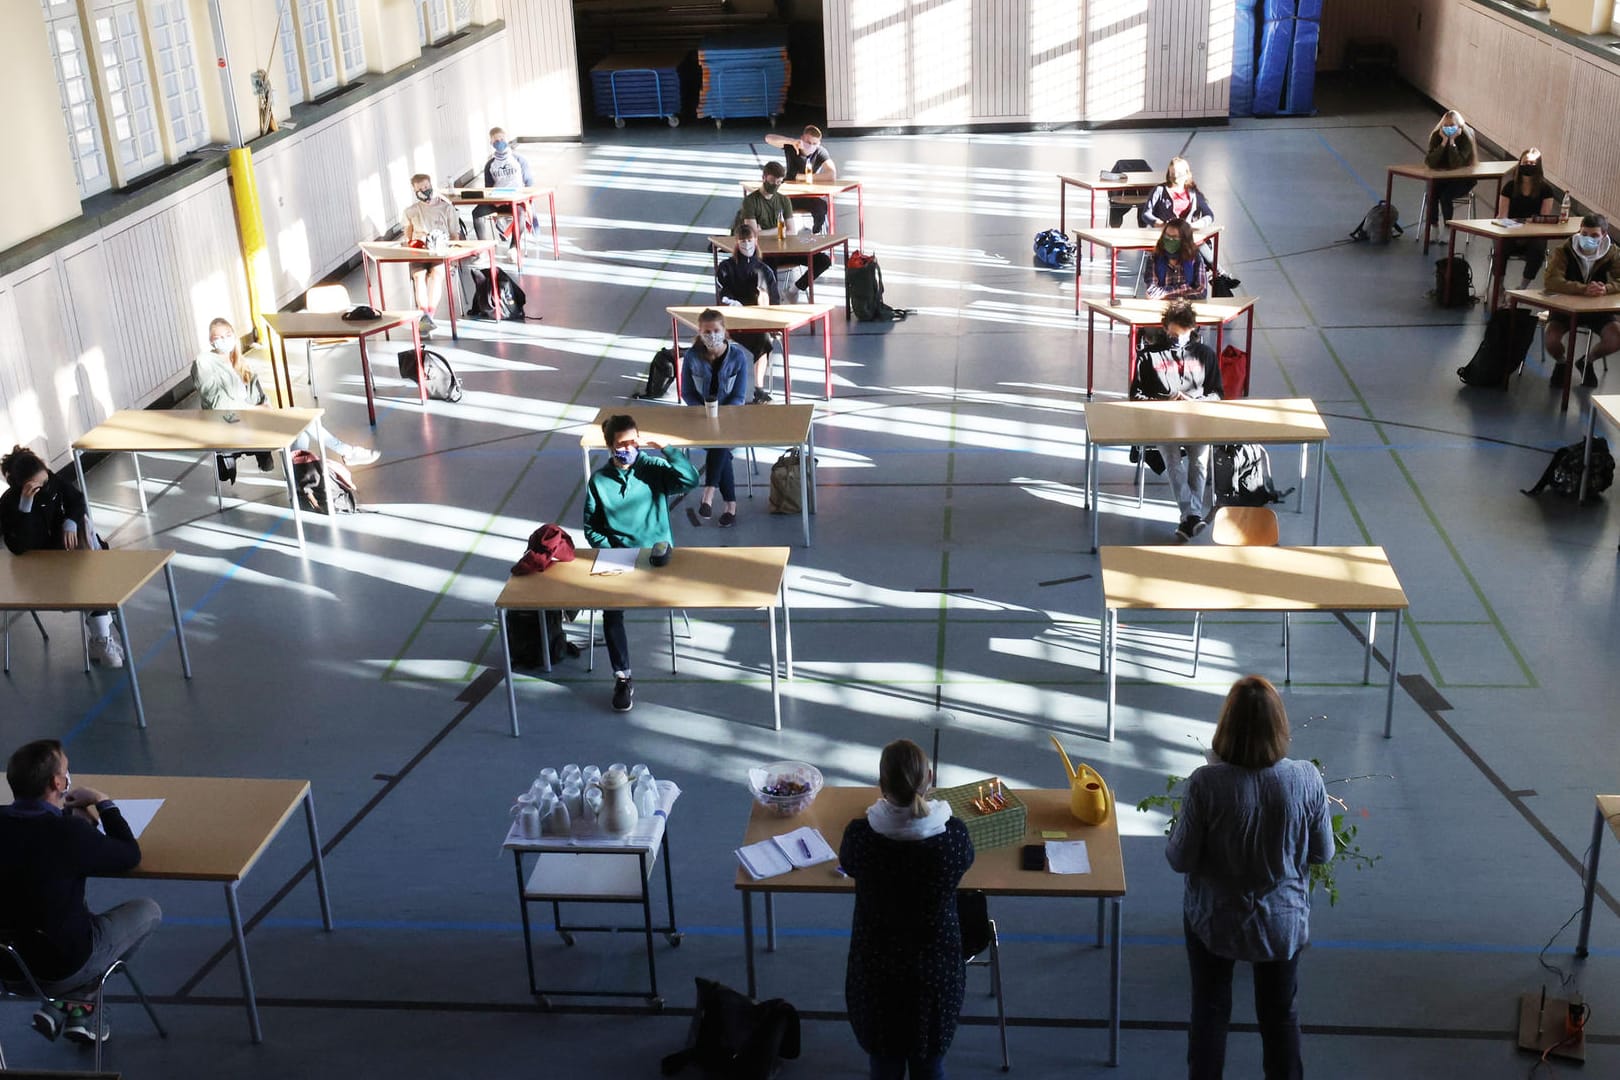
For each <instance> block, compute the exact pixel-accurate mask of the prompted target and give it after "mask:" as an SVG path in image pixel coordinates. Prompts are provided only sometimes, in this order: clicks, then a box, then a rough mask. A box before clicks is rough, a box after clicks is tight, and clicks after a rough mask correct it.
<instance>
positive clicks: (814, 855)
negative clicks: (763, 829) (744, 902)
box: [737, 825, 838, 881]
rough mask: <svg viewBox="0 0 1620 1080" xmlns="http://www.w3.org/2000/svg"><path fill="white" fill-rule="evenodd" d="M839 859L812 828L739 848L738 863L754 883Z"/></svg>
mask: <svg viewBox="0 0 1620 1080" xmlns="http://www.w3.org/2000/svg"><path fill="white" fill-rule="evenodd" d="M836 858H838V854H837V852H835V851H833V849H832V845H830V844H828V843H827V838H826V837H825V836H822V835H821V830H820V829H816V828H812V827H811V826H809V825H806V826H804V827H803V828H799V829H794V830H793V831H792V832H790V833H783V834H782V835H781V836H773V837H771V838H770V839H769V840H761V841H760V842H759V843H757V844H749V845H748V846H747V847H740V848H738V849H737V861H738V862H740V863H742V868H743V869H744V870H746V871H748V873H749V876H751V877H752V878H753V879H754V880H755V881H759V880H760V879H762V878H771V877H776V876H777V875H778V874H786V873H788V872H790V871H792V870H796V869H799V868H800V867H804V866H815V865H816V864H818V863H824V862H832V861H833V860H834V859H836Z"/></svg>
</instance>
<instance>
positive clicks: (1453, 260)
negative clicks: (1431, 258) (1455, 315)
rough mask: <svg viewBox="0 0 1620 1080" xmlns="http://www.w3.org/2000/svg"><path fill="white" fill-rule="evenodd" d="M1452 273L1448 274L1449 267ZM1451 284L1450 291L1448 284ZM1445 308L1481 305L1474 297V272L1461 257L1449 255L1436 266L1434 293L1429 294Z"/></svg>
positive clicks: (1477, 298)
mask: <svg viewBox="0 0 1620 1080" xmlns="http://www.w3.org/2000/svg"><path fill="white" fill-rule="evenodd" d="M1448 264H1449V266H1450V272H1449V274H1448V273H1447V265H1448ZM1448 281H1449V282H1450V283H1451V285H1450V288H1449V290H1448V288H1447V285H1446V282H1448ZM1429 295H1430V296H1432V297H1434V302H1435V303H1436V304H1438V305H1440V306H1441V307H1444V308H1453V307H1468V306H1469V305H1471V304H1477V303H1479V297H1477V296H1475V295H1474V271H1473V268H1472V267H1470V266H1469V265H1468V260H1467V259H1465V258H1463V257H1462V256H1461V255H1449V256H1447V257H1446V258H1444V259H1440V260H1439V261H1437V262H1436V263H1435V264H1434V291H1433V292H1432V293H1430V294H1429Z"/></svg>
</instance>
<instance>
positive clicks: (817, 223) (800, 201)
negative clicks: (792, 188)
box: [788, 195, 827, 232]
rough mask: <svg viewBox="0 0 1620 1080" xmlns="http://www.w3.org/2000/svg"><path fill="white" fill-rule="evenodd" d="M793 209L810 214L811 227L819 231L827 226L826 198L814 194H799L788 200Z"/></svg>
mask: <svg viewBox="0 0 1620 1080" xmlns="http://www.w3.org/2000/svg"><path fill="white" fill-rule="evenodd" d="M788 201H789V202H791V203H792V204H793V209H795V210H802V211H804V212H805V213H806V214H809V215H810V222H811V228H813V229H814V230H815V231H816V232H820V231H821V230H822V229H824V228H826V227H827V200H826V199H823V198H821V197H820V196H816V195H800V196H799V197H798V198H796V199H790V200H788Z"/></svg>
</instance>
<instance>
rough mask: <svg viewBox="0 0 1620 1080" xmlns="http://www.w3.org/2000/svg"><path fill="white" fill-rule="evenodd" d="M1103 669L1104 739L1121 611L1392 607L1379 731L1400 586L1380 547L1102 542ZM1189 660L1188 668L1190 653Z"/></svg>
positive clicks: (1394, 651) (1395, 647) (1391, 709)
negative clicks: (1116, 544) (1123, 544)
mask: <svg viewBox="0 0 1620 1080" xmlns="http://www.w3.org/2000/svg"><path fill="white" fill-rule="evenodd" d="M1101 561H1102V579H1103V582H1102V584H1103V640H1104V642H1105V643H1106V644H1105V648H1104V649H1103V650H1102V659H1103V668H1104V670H1105V671H1106V672H1107V674H1108V740H1109V741H1110V742H1112V741H1113V739H1114V681H1115V680H1114V677H1115V668H1116V665H1115V663H1114V650H1115V648H1116V647H1117V646H1118V644H1119V613H1120V612H1121V611H1192V612H1199V613H1202V612H1206V611H1275V612H1294V611H1365V612H1369V613H1376V612H1380V611H1393V612H1394V613H1395V637H1394V643H1393V644H1392V645H1391V646H1390V651H1389V689H1388V693H1387V695H1386V698H1385V704H1384V738H1386V739H1387V738H1389V737H1390V724H1391V721H1392V720H1393V718H1394V715H1395V668H1396V664H1397V662H1398V661H1399V659H1400V650H1401V613H1402V612H1403V611H1405V610H1406V608H1407V607H1408V603H1407V599H1406V592H1405V591H1404V590H1403V589H1402V588H1401V583H1400V581H1399V580H1398V579H1397V578H1396V577H1395V569H1394V567H1392V566H1390V564H1389V556H1388V555H1386V554H1385V553H1384V549H1383V548H1381V547H1298V548H1287V547H1269V548H1268V547H1221V546H1218V545H1213V544H1211V545H1199V546H1196V547H1105V548H1103V549H1102V553H1101ZM1376 630H1377V623H1376V620H1372V619H1370V620H1369V621H1368V626H1367V646H1366V656H1365V658H1364V659H1363V661H1362V675H1361V677H1362V681H1363V682H1366V681H1367V680H1368V679H1369V677H1370V674H1371V669H1372V649H1373V637H1374V635H1375V633H1376ZM1194 665H1195V667H1196V654H1195V661H1194Z"/></svg>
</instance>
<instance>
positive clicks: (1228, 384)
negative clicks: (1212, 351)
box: [1221, 345, 1249, 398]
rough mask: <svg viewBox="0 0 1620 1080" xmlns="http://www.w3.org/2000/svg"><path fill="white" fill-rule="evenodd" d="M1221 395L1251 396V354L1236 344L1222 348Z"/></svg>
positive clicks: (1232, 396) (1234, 396) (1233, 396)
mask: <svg viewBox="0 0 1620 1080" xmlns="http://www.w3.org/2000/svg"><path fill="white" fill-rule="evenodd" d="M1221 396H1222V397H1227V398H1240V397H1248V396H1249V354H1248V353H1246V352H1244V351H1243V350H1242V349H1240V348H1238V347H1237V346H1236V345H1228V346H1227V347H1226V348H1224V349H1222V350H1221Z"/></svg>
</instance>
